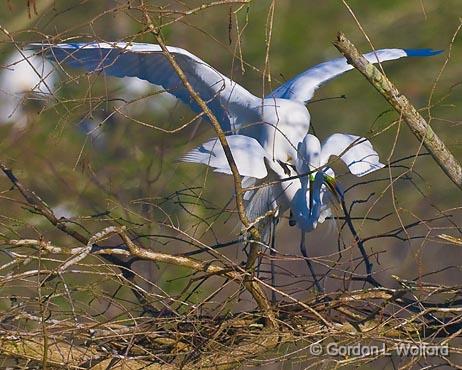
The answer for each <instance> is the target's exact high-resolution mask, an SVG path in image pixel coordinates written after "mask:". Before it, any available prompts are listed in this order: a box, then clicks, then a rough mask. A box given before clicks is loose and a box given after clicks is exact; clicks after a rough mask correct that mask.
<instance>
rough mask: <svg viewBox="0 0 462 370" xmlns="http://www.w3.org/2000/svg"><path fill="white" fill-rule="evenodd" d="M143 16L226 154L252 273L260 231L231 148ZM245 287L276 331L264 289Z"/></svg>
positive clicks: (248, 280) (252, 285)
mask: <svg viewBox="0 0 462 370" xmlns="http://www.w3.org/2000/svg"><path fill="white" fill-rule="evenodd" d="M144 17H145V19H146V25H147V27H148V29H149V30H150V32H151V33H152V35H153V36H154V38H155V39H156V41H157V43H158V44H159V46H160V47H161V49H162V51H163V53H164V55H165V57H166V58H167V60H168V61H169V63H170V65H171V66H172V68H173V69H174V70H175V72H176V74H177V75H178V77H179V78H180V80H181V82H182V84H183V85H184V87H185V88H186V90H188V93H189V94H190V95H191V97H192V99H193V100H194V101H195V102H196V104H197V105H198V106H199V107H200V109H201V110H202V111H203V112H204V114H205V115H206V117H207V118H208V119H209V121H210V123H211V124H212V126H213V128H214V129H215V132H216V134H217V137H218V140H219V141H220V144H221V146H222V148H223V151H224V153H225V155H226V159H227V160H228V164H229V167H230V169H231V173H232V175H233V181H234V190H235V193H236V207H237V211H238V214H239V218H240V220H241V222H242V224H243V225H244V227H245V228H246V229H247V230H248V231H249V233H250V235H251V237H252V242H251V243H250V252H249V255H248V258H247V263H246V269H247V270H253V269H254V266H255V262H256V260H257V256H258V252H259V241H260V240H261V236H260V232H259V231H258V229H257V227H256V226H255V225H252V224H251V223H250V221H249V219H248V217H247V214H246V212H245V206H244V197H243V195H244V192H243V190H242V183H241V175H240V174H239V171H238V169H237V166H236V162H235V161H234V157H233V155H232V153H231V149H230V147H229V144H228V141H227V140H226V136H225V133H224V132H223V130H222V128H221V125H220V123H219V122H218V120H217V118H216V117H215V115H214V114H213V112H212V111H211V110H210V109H209V107H208V106H207V104H206V103H205V101H204V100H203V99H202V98H201V97H200V96H199V94H197V92H196V91H195V90H194V88H193V87H192V85H191V84H190V82H189V81H188V79H187V77H186V75H185V74H184V72H183V70H182V69H181V67H180V66H179V64H178V63H177V62H176V60H175V58H174V57H173V56H172V55H171V54H170V52H169V51H168V49H167V46H166V45H165V43H164V41H163V39H162V36H161V35H160V30H159V28H157V27H155V26H154V24H153V22H152V20H151V18H150V16H149V14H148V12H147V10H146V9H144ZM244 286H245V287H246V289H247V290H248V291H249V292H250V293H251V294H252V296H253V298H254V299H255V301H256V302H257V304H258V306H259V308H260V309H261V310H262V311H263V312H264V313H265V315H266V317H267V324H268V325H269V326H272V327H274V328H277V326H278V325H277V322H276V319H275V316H274V313H273V311H272V310H271V306H270V304H269V301H268V298H267V297H266V294H265V293H264V291H263V289H262V288H261V287H260V285H258V284H257V283H256V282H255V281H254V280H253V279H252V277H250V278H246V279H245V280H244Z"/></svg>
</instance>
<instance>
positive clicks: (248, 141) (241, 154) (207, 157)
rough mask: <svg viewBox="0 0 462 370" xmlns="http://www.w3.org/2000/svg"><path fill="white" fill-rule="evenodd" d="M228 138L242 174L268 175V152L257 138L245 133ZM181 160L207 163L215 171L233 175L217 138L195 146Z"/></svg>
mask: <svg viewBox="0 0 462 370" xmlns="http://www.w3.org/2000/svg"><path fill="white" fill-rule="evenodd" d="M226 139H227V141H228V144H229V148H230V149H231V154H232V155H233V158H234V161H235V162H236V166H237V169H238V171H239V173H240V174H241V176H247V177H254V178H257V179H262V178H264V177H266V175H267V174H268V171H267V169H266V166H265V159H264V158H265V157H266V155H267V154H266V152H265V150H264V149H263V148H262V147H261V145H260V144H259V143H258V141H257V140H255V139H254V138H251V137H248V136H244V135H230V136H227V137H226ZM181 160H182V161H184V162H192V163H201V164H205V165H207V166H209V167H212V168H213V169H214V171H215V172H221V173H225V174H228V175H231V168H230V167H229V163H228V159H227V158H226V155H225V152H224V150H223V147H222V146H221V143H220V141H219V140H218V139H217V138H215V139H212V140H209V141H207V142H206V143H204V144H202V145H200V146H198V147H197V148H194V149H193V150H191V151H190V152H189V153H187V154H186V155H184V156H183V157H182V158H181Z"/></svg>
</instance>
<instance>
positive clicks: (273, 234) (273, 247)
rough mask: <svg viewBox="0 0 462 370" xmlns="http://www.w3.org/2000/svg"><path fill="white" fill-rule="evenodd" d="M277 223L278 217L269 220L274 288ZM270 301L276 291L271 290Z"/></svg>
mask: <svg viewBox="0 0 462 370" xmlns="http://www.w3.org/2000/svg"><path fill="white" fill-rule="evenodd" d="M277 224H278V219H277V218H276V217H273V218H272V221H271V229H272V230H271V249H270V266H271V286H272V287H273V288H274V287H275V286H276V268H275V265H274V256H276V225H277ZM271 302H272V303H273V304H274V303H276V292H275V291H274V290H271Z"/></svg>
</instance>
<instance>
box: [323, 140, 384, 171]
mask: <svg viewBox="0 0 462 370" xmlns="http://www.w3.org/2000/svg"><path fill="white" fill-rule="evenodd" d="M331 155H335V156H338V157H340V158H341V160H342V161H343V162H344V163H345V164H346V165H347V166H348V168H349V170H350V172H351V173H352V174H353V175H355V176H358V177H360V176H364V175H367V174H368V173H371V172H374V171H376V170H378V169H380V168H382V167H383V166H384V165H383V164H382V163H380V161H379V155H378V154H377V152H376V151H375V150H374V148H373V147H372V144H371V142H370V141H369V140H367V139H365V138H362V137H359V136H355V135H348V134H333V135H331V136H329V137H328V138H327V139H326V140H325V141H324V142H323V143H322V145H321V164H322V165H324V164H326V163H327V162H328V161H329V158H330V156H331Z"/></svg>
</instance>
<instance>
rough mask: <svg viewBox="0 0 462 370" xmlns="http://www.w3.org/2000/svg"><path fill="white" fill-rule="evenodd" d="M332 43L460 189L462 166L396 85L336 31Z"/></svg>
mask: <svg viewBox="0 0 462 370" xmlns="http://www.w3.org/2000/svg"><path fill="white" fill-rule="evenodd" d="M334 46H335V47H336V48H337V49H338V50H339V51H340V52H341V53H342V54H343V55H344V56H345V58H346V59H347V61H348V63H350V64H351V65H352V66H353V67H355V68H356V69H357V70H358V71H359V72H361V73H362V74H363V75H364V77H366V79H367V80H368V81H369V82H370V83H371V84H372V86H374V87H375V88H376V89H377V91H378V92H379V93H380V94H382V96H383V97H384V98H385V99H386V100H387V101H388V103H390V105H391V106H392V107H393V108H394V109H395V110H396V111H397V112H398V113H399V114H400V117H402V119H403V120H404V122H406V123H407V125H408V126H409V128H410V129H411V131H412V132H413V134H414V135H415V136H416V137H417V139H418V140H419V141H420V142H422V143H423V145H424V146H425V148H427V150H428V151H429V152H430V154H431V156H432V157H433V159H434V160H435V161H436V162H437V163H438V164H439V166H440V167H441V169H442V170H443V171H444V173H446V175H447V176H448V177H449V178H450V179H451V180H452V181H453V182H454V183H455V184H456V185H457V186H458V187H459V188H461V189H462V167H461V165H460V163H459V162H458V161H457V160H456V158H455V157H454V155H453V154H452V153H451V152H450V151H449V149H448V148H447V147H446V145H445V144H444V142H443V140H441V138H440V137H439V136H438V135H437V134H436V133H435V132H434V131H433V129H432V128H431V126H430V125H429V124H428V122H427V121H426V120H425V119H424V118H423V117H422V115H421V114H420V113H419V112H418V111H417V109H416V108H415V107H414V106H413V105H412V104H411V103H410V102H409V100H408V99H407V98H406V97H405V96H404V95H402V94H401V93H400V92H399V91H398V89H397V88H396V87H395V85H393V83H392V82H391V81H390V80H389V79H388V78H387V77H386V76H385V75H384V74H383V73H382V72H380V71H379V69H378V68H376V67H375V66H374V65H372V64H371V63H369V62H368V61H367V59H366V58H365V57H364V56H363V55H362V54H361V53H360V52H359V51H358V49H356V47H355V46H354V45H353V43H352V42H351V41H350V40H348V39H347V38H346V36H345V35H344V34H343V33H341V32H339V33H338V35H337V40H336V41H334Z"/></svg>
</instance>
